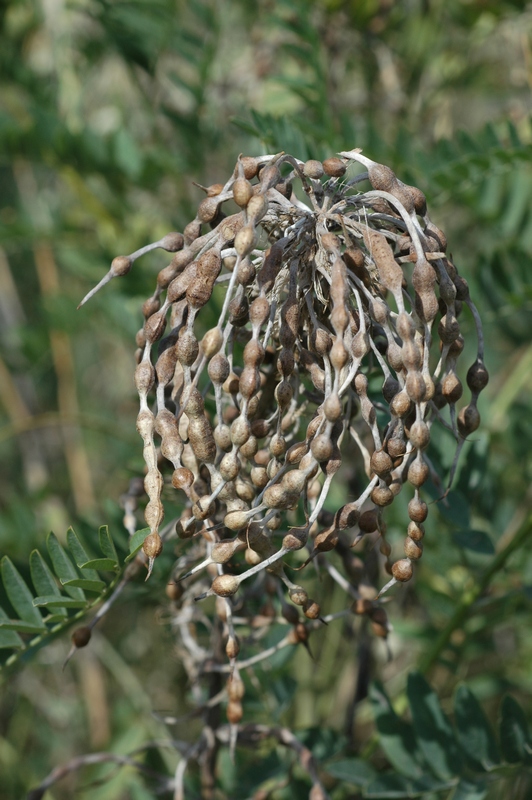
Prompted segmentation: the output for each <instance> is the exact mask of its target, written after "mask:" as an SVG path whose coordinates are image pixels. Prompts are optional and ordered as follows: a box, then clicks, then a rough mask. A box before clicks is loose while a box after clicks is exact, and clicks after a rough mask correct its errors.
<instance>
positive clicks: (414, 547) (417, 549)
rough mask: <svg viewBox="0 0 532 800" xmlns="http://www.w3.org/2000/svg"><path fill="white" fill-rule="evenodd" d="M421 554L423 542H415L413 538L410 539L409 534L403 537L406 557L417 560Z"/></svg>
mask: <svg viewBox="0 0 532 800" xmlns="http://www.w3.org/2000/svg"><path fill="white" fill-rule="evenodd" d="M422 555H423V544H422V543H421V542H416V541H414V539H411V538H410V537H409V536H407V537H406V539H405V556H407V558H412V559H414V560H417V559H418V558H421V556H422Z"/></svg>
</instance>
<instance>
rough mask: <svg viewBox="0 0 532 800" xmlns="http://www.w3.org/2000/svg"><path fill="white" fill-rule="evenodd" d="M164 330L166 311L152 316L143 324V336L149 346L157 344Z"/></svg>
mask: <svg viewBox="0 0 532 800" xmlns="http://www.w3.org/2000/svg"><path fill="white" fill-rule="evenodd" d="M165 328H166V311H158V312H157V313H156V314H152V315H151V317H149V318H148V319H147V320H146V322H145V323H144V335H145V337H146V341H148V342H149V343H150V344H153V343H154V342H158V341H159V339H160V338H161V337H162V335H163V333H164V329H165Z"/></svg>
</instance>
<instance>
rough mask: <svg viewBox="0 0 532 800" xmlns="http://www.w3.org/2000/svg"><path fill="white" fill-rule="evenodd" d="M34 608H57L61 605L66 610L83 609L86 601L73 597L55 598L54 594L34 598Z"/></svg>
mask: <svg viewBox="0 0 532 800" xmlns="http://www.w3.org/2000/svg"><path fill="white" fill-rule="evenodd" d="M33 605H34V606H38V607H39V608H54V609H55V608H57V607H59V606H61V605H63V606H64V607H66V608H85V606H86V605H87V601H86V600H79V599H75V598H74V597H60V598H59V597H56V596H55V595H54V594H51V595H48V596H44V597H36V598H35V600H34V601H33Z"/></svg>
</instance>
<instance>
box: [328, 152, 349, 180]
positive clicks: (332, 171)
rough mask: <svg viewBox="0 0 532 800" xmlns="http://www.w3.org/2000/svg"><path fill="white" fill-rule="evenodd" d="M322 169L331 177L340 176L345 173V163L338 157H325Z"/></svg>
mask: <svg viewBox="0 0 532 800" xmlns="http://www.w3.org/2000/svg"><path fill="white" fill-rule="evenodd" d="M322 166H323V171H324V172H325V174H326V175H328V176H329V177H331V178H341V177H342V176H343V175H345V173H346V169H347V168H346V165H345V164H344V162H343V161H342V160H341V159H340V158H335V157H332V158H326V159H325V161H324V162H323V164H322Z"/></svg>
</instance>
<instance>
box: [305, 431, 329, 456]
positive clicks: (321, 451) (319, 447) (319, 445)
mask: <svg viewBox="0 0 532 800" xmlns="http://www.w3.org/2000/svg"><path fill="white" fill-rule="evenodd" d="M310 450H311V453H312V455H313V456H314V458H315V459H316V461H319V462H320V463H321V462H323V461H328V460H329V459H330V458H331V456H332V453H333V443H332V442H331V440H330V438H329V437H328V436H327V435H326V434H324V433H320V434H319V435H318V436H315V437H314V438H313V440H312V443H311V445H310Z"/></svg>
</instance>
